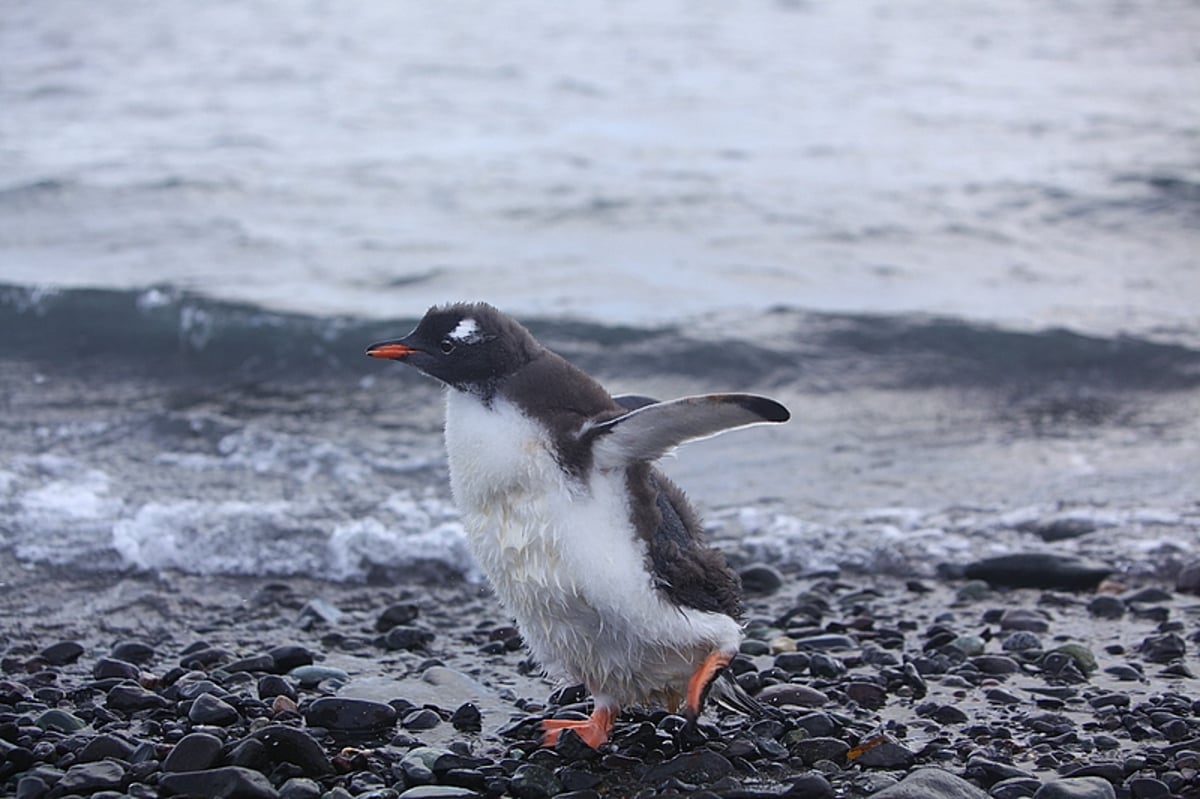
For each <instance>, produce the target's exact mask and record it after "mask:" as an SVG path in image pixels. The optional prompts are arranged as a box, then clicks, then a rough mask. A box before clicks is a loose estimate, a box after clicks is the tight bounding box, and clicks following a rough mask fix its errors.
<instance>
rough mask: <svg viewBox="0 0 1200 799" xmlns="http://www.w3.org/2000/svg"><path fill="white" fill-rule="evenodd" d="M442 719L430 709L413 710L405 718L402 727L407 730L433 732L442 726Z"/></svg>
mask: <svg viewBox="0 0 1200 799" xmlns="http://www.w3.org/2000/svg"><path fill="white" fill-rule="evenodd" d="M441 722H442V717H441V716H439V715H438V714H437V713H434V712H433V711H432V710H430V709H429V708H421V709H419V710H413V711H410V712H409V713H407V714H406V715H405V716H404V721H402V722H401V726H403V727H404V729H406V730H432V729H433V728H434V727H436V726H437V725H438V724H441Z"/></svg>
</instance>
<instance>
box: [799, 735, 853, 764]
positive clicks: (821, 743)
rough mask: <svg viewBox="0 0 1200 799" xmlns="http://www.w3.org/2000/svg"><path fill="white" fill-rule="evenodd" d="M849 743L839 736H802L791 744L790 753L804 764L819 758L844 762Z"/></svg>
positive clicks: (812, 762) (816, 760)
mask: <svg viewBox="0 0 1200 799" xmlns="http://www.w3.org/2000/svg"><path fill="white" fill-rule="evenodd" d="M849 751H850V745H849V744H848V743H846V742H845V741H843V740H841V739H840V738H826V737H821V738H803V739H801V740H799V741H796V743H794V744H792V754H793V755H795V756H796V757H798V758H800V760H801V762H803V763H804V765H806V766H811V765H812V764H814V763H816V762H818V761H820V760H828V761H830V762H831V763H845V762H846V753H847V752H849Z"/></svg>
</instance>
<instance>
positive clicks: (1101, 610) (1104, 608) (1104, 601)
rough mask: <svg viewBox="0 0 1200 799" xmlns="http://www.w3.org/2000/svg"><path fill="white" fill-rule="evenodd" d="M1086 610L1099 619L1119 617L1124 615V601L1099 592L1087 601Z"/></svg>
mask: <svg viewBox="0 0 1200 799" xmlns="http://www.w3.org/2000/svg"><path fill="white" fill-rule="evenodd" d="M1087 611H1088V613H1090V614H1092V615H1093V616H1096V617H1098V618H1101V619H1119V618H1121V617H1122V616H1124V615H1125V603H1124V602H1122V601H1121V600H1119V599H1117V598H1116V597H1115V596H1110V595H1108V594H1101V595H1100V596H1098V597H1096V598H1094V599H1092V600H1091V601H1090V602H1088V604H1087Z"/></svg>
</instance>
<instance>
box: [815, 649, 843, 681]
mask: <svg viewBox="0 0 1200 799" xmlns="http://www.w3.org/2000/svg"><path fill="white" fill-rule="evenodd" d="M808 670H809V672H811V673H812V675H813V676H814V677H831V678H832V677H841V676H842V675H843V674H845V673H846V671H847V669H846V664H845V663H843V662H842V661H841V660H839V659H838V658H835V657H833V656H832V655H826V654H825V653H824V652H814V653H813V654H812V656H811V658H810V659H809V662H808Z"/></svg>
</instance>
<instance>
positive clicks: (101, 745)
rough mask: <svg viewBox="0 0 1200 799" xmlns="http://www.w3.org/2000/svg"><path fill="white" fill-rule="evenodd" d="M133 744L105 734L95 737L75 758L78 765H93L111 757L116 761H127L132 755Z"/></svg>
mask: <svg viewBox="0 0 1200 799" xmlns="http://www.w3.org/2000/svg"><path fill="white" fill-rule="evenodd" d="M133 750H134V746H133V744H131V743H129V741H126V740H125V739H124V738H118V737H117V736H115V735H110V734H108V733H105V734H103V735H97V736H96V737H95V738H93V739H92V740H90V741H88V742H87V743H86V744H85V745H84V747H83V748H82V749H80V750H79V751H78V752H77V753H76V754H75V757H76V759H77V761H78V762H80V763H94V762H96V761H98V760H104V759H105V758H108V757H111V758H115V759H117V760H128V759H129V757H130V756H131V755H132V754H133Z"/></svg>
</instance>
